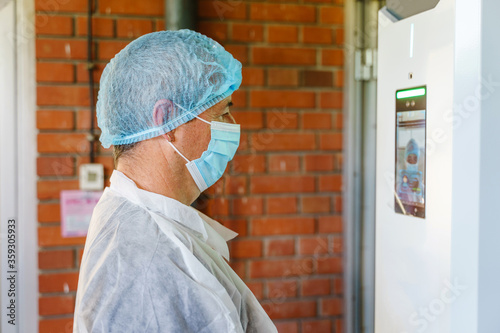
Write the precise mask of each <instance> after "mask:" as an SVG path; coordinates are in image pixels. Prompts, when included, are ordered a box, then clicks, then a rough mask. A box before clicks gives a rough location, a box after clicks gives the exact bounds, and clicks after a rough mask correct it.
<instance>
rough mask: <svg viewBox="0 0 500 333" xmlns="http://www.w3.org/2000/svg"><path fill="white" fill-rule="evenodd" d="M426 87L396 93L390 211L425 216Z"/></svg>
mask: <svg viewBox="0 0 500 333" xmlns="http://www.w3.org/2000/svg"><path fill="white" fill-rule="evenodd" d="M426 90H427V89H426V87H418V88H412V89H404V90H398V91H397V92H396V147H395V160H396V161H395V162H396V163H395V166H396V167H395V190H394V210H395V212H396V213H399V214H404V215H410V216H415V217H420V218H425V184H426V182H425V178H426V174H425V171H426V168H425V159H426V144H425V142H426V94H427V91H426Z"/></svg>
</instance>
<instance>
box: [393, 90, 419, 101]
mask: <svg viewBox="0 0 500 333" xmlns="http://www.w3.org/2000/svg"><path fill="white" fill-rule="evenodd" d="M423 95H425V88H416V89H410V90H402V91H398V92H397V93H396V98H397V99H401V98H408V97H417V96H423Z"/></svg>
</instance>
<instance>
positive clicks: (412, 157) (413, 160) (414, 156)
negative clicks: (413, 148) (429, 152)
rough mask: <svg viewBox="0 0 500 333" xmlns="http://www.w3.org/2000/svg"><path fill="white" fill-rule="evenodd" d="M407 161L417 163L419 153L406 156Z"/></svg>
mask: <svg viewBox="0 0 500 333" xmlns="http://www.w3.org/2000/svg"><path fill="white" fill-rule="evenodd" d="M406 162H408V163H410V164H417V155H416V154H410V155H408V157H407V158H406Z"/></svg>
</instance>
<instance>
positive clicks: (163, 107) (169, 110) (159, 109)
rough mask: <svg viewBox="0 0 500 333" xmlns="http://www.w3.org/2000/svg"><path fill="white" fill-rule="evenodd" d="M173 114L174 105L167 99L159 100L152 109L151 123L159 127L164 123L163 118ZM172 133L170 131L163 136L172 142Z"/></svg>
mask: <svg viewBox="0 0 500 333" xmlns="http://www.w3.org/2000/svg"><path fill="white" fill-rule="evenodd" d="M173 113H174V103H173V102H172V101H170V100H168V99H160V100H159V101H157V102H156V104H155V106H154V108H153V122H154V124H155V126H161V125H163V123H164V120H165V118H166V117H165V116H169V115H172V114H173ZM174 131H175V130H172V131H170V132H169V133H167V134H163V136H165V137H166V138H167V136H168V138H167V140H168V141H171V142H172V141H174Z"/></svg>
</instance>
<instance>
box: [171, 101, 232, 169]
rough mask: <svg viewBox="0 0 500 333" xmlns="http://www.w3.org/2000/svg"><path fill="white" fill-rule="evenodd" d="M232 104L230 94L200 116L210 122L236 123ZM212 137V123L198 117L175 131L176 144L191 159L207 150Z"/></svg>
mask: <svg viewBox="0 0 500 333" xmlns="http://www.w3.org/2000/svg"><path fill="white" fill-rule="evenodd" d="M232 104H233V103H232V102H231V96H229V97H227V98H225V99H224V100H222V101H220V102H219V103H217V104H215V105H214V106H212V107H211V108H210V109H208V110H206V111H205V112H203V113H201V114H200V115H199V116H198V117H200V118H202V119H205V120H206V121H209V122H211V121H218V122H223V123H229V124H235V123H236V121H235V120H234V118H233V116H232V115H231V112H230V107H231V105H232ZM210 138H211V130H210V125H209V124H207V123H205V122H203V121H201V120H199V119H197V118H194V119H193V120H191V121H189V122H187V123H185V124H183V125H181V126H179V127H178V128H177V129H176V131H175V143H177V144H176V146H177V148H178V149H179V150H180V151H181V152H182V153H183V154H184V156H186V158H187V159H189V160H190V161H192V160H195V159H197V158H199V157H200V156H201V154H203V152H204V151H205V150H207V148H208V144H209V142H210Z"/></svg>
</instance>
